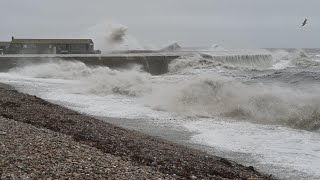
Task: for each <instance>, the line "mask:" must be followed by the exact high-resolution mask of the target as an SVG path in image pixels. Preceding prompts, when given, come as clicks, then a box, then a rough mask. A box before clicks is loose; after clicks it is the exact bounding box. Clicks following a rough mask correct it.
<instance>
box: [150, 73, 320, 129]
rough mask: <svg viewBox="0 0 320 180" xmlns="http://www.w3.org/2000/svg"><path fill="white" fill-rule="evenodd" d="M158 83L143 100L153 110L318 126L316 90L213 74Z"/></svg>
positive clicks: (300, 126)
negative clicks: (256, 82) (257, 82)
mask: <svg viewBox="0 0 320 180" xmlns="http://www.w3.org/2000/svg"><path fill="white" fill-rule="evenodd" d="M158 86H159V87H156V88H153V92H152V93H151V94H150V95H148V96H146V97H145V99H144V102H145V103H147V104H148V105H149V106H151V107H153V108H154V109H156V110H164V111H171V112H176V113H179V114H181V115H187V116H192V117H195V116H198V117H213V118H214V117H216V116H224V117H231V118H235V119H244V120H250V121H254V122H258V123H264V124H279V125H285V126H288V127H293V128H298V129H306V130H319V129H320V121H319V119H320V97H319V96H318V93H316V92H315V93H311V92H308V93H307V92H303V91H299V90H294V89H292V88H286V87H279V86H266V85H263V84H250V85H248V84H244V83H241V82H239V81H237V80H235V79H230V78H225V77H221V76H219V75H216V74H210V75H206V76H199V77H197V78H194V79H192V80H188V81H182V82H180V83H174V84H161V85H160V84H159V85H158Z"/></svg>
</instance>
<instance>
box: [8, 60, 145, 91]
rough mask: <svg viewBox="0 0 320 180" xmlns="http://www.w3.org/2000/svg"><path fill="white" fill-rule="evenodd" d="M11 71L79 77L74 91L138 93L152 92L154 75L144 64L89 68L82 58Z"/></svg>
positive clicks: (33, 74) (37, 75)
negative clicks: (145, 69) (143, 68)
mask: <svg viewBox="0 0 320 180" xmlns="http://www.w3.org/2000/svg"><path fill="white" fill-rule="evenodd" d="M9 73H11V74H16V75H21V76H27V77H32V78H50V79H67V80H75V81H76V82H77V83H76V84H73V85H72V86H73V87H72V88H71V92H73V93H92V94H100V95H107V94H111V93H115V94H121V95H128V96H138V95H141V94H144V93H146V92H148V91H150V88H151V81H150V79H151V78H150V76H151V75H150V74H148V73H146V72H143V71H142V70H141V67H140V66H132V67H131V68H129V69H126V70H112V69H110V68H108V67H106V66H105V67H101V66H99V67H88V66H87V65H85V64H84V63H82V62H79V61H63V60H55V61H50V62H47V63H42V64H37V65H29V66H24V67H18V68H15V69H12V70H10V72H9Z"/></svg>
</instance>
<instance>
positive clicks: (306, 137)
mask: <svg viewBox="0 0 320 180" xmlns="http://www.w3.org/2000/svg"><path fill="white" fill-rule="evenodd" d="M185 127H187V128H188V129H189V130H191V131H193V132H195V133H197V135H195V136H193V137H192V141H193V142H195V143H199V144H205V145H208V146H212V147H215V148H216V149H219V150H221V151H223V152H225V151H232V152H237V153H239V152H240V153H244V154H247V156H252V157H254V159H255V161H257V162H255V163H254V164H255V166H257V167H259V168H261V169H264V170H265V171H267V172H268V173H272V174H273V175H276V176H278V177H281V178H282V179H290V180H292V179H317V178H319V177H320V171H319V168H318V167H320V161H319V159H320V154H319V151H320V134H318V133H311V132H307V131H300V130H293V129H289V128H283V127H277V126H268V125H257V124H251V123H244V122H234V121H225V120H221V119H220V120H214V121H213V120H208V119H206V120H202V121H193V122H189V123H186V124H185ZM232 156H234V155H232V154H231V155H230V157H229V158H235V159H237V158H239V154H236V155H235V156H236V157H232ZM251 164H252V163H251Z"/></svg>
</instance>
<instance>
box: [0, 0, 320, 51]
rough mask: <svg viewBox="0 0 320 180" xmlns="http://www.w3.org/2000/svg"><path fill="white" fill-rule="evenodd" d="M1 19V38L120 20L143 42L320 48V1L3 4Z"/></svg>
mask: <svg viewBox="0 0 320 180" xmlns="http://www.w3.org/2000/svg"><path fill="white" fill-rule="evenodd" d="M0 17H1V23H0V40H10V38H11V36H12V35H14V36H15V37H19V38H61V37H84V36H85V35H84V34H86V32H87V31H88V29H90V27H93V26H95V25H97V24H103V23H106V22H116V23H119V24H123V25H126V26H128V27H129V33H130V35H132V36H134V37H135V38H136V39H138V41H139V42H140V43H141V44H161V43H165V42H168V41H171V40H175V41H178V42H179V43H180V44H182V45H184V46H210V45H211V44H220V45H222V46H224V47H231V48H248V47H250V48H259V47H296V48H301V47H310V48H311V47H318V48H319V47H320V38H319V33H320V1H319V0H91V1H89V0H0ZM304 18H308V19H309V22H308V24H307V26H306V27H304V28H301V23H302V21H303V20H304ZM88 38H90V37H88Z"/></svg>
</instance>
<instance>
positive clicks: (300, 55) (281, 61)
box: [272, 49, 320, 69]
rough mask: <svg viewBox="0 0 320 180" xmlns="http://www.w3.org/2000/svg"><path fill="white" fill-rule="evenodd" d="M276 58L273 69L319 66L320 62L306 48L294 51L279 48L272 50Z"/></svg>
mask: <svg viewBox="0 0 320 180" xmlns="http://www.w3.org/2000/svg"><path fill="white" fill-rule="evenodd" d="M272 56H273V59H274V64H273V69H285V68H288V67H297V66H298V67H310V66H319V65H320V62H317V61H315V60H314V59H313V58H312V57H310V56H309V55H308V54H307V53H306V52H305V51H304V50H302V49H298V50H294V51H292V52H289V51H285V50H277V51H275V52H272Z"/></svg>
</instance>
